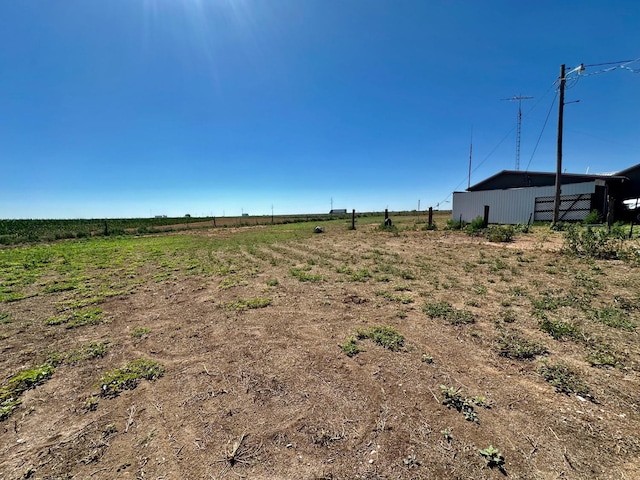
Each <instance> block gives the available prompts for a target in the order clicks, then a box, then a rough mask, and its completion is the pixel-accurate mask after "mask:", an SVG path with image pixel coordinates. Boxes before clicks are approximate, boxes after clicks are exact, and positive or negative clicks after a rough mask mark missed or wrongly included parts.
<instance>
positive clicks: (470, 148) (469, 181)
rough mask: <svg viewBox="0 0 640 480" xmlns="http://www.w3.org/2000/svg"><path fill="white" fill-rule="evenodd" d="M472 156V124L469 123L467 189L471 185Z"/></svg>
mask: <svg viewBox="0 0 640 480" xmlns="http://www.w3.org/2000/svg"><path fill="white" fill-rule="evenodd" d="M472 156H473V125H471V140H470V141H469V176H468V177H467V190H469V187H471V157H472Z"/></svg>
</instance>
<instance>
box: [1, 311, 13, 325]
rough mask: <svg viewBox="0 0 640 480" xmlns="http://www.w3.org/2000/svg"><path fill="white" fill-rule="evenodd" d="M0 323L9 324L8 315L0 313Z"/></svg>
mask: <svg viewBox="0 0 640 480" xmlns="http://www.w3.org/2000/svg"><path fill="white" fill-rule="evenodd" d="M0 323H11V317H10V316H9V314H8V313H5V312H0Z"/></svg>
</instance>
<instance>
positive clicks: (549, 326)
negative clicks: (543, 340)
mask: <svg viewBox="0 0 640 480" xmlns="http://www.w3.org/2000/svg"><path fill="white" fill-rule="evenodd" d="M539 325H540V330H542V331H543V332H545V333H548V334H549V335H551V336H552V337H553V338H554V339H556V340H563V339H565V338H571V339H577V338H578V336H579V334H580V329H579V328H578V326H577V325H574V324H573V323H568V322H563V321H562V320H553V319H550V318H549V317H547V316H546V315H544V314H543V315H541V319H540V321H539Z"/></svg>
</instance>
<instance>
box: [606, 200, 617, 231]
mask: <svg viewBox="0 0 640 480" xmlns="http://www.w3.org/2000/svg"><path fill="white" fill-rule="evenodd" d="M614 206H615V198H613V197H612V196H609V197H608V198H607V229H608V231H609V232H610V231H611V225H612V224H613V209H614Z"/></svg>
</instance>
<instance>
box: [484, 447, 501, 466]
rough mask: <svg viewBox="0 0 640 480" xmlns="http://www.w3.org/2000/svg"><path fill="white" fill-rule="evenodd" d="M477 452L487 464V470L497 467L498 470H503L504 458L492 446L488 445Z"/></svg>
mask: <svg viewBox="0 0 640 480" xmlns="http://www.w3.org/2000/svg"><path fill="white" fill-rule="evenodd" d="M478 452H479V453H480V455H482V457H483V458H484V459H485V461H486V462H487V466H488V467H489V468H494V467H498V468H499V469H502V468H503V466H504V456H503V455H502V453H500V450H498V449H497V448H495V447H494V446H493V445H489V446H488V447H487V448H485V449H484V450H478Z"/></svg>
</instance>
